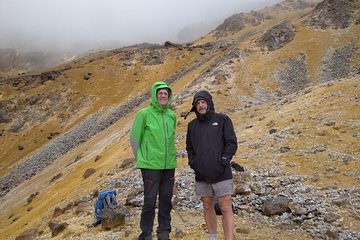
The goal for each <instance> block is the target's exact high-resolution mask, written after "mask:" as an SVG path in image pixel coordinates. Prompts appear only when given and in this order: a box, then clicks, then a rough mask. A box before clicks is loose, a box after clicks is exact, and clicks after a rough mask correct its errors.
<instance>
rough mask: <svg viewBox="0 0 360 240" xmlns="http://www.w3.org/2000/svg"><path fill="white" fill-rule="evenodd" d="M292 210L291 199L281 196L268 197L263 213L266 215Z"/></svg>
mask: <svg viewBox="0 0 360 240" xmlns="http://www.w3.org/2000/svg"><path fill="white" fill-rule="evenodd" d="M285 212H290V208H289V200H288V199H287V198H286V197H283V196H279V197H276V198H274V199H267V200H266V201H265V202H264V204H263V206H262V214H263V215H266V216H273V215H281V214H283V213H285Z"/></svg>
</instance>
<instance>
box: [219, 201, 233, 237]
mask: <svg viewBox="0 0 360 240" xmlns="http://www.w3.org/2000/svg"><path fill="white" fill-rule="evenodd" d="M219 205H220V209H221V213H222V223H223V228H224V234H225V239H226V240H233V237H234V235H233V230H234V214H233V211H232V199H231V195H226V196H221V197H219Z"/></svg>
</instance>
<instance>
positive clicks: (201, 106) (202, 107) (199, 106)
mask: <svg viewBox="0 0 360 240" xmlns="http://www.w3.org/2000/svg"><path fill="white" fill-rule="evenodd" d="M196 110H197V111H198V113H200V114H205V113H206V112H207V110H208V104H207V102H206V101H205V100H203V99H201V100H199V101H197V102H196Z"/></svg>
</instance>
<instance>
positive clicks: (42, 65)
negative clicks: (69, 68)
mask: <svg viewBox="0 0 360 240" xmlns="http://www.w3.org/2000/svg"><path fill="white" fill-rule="evenodd" d="M78 56H80V54H79V53H73V52H50V51H25V50H19V49H14V48H3V49H0V77H5V76H8V75H15V74H17V75H23V74H25V73H26V72H33V71H40V70H44V69H47V68H49V67H53V66H56V65H59V64H62V63H65V62H68V61H71V60H74V59H75V58H77V57H78Z"/></svg>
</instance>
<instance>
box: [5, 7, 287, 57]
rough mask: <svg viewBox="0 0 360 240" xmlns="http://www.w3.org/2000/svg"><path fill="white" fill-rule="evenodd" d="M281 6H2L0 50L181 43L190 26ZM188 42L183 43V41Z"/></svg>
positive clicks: (78, 48) (77, 48)
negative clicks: (185, 31) (184, 32)
mask: <svg viewBox="0 0 360 240" xmlns="http://www.w3.org/2000/svg"><path fill="white" fill-rule="evenodd" d="M278 2H281V1H280V0H0V48H22V49H27V50H29V49H31V50H34V49H36V50H62V51H63V50H70V51H74V50H77V51H85V50H89V49H93V48H107V47H120V46H124V45H131V44H136V43H142V42H149V43H160V44H161V43H163V42H165V41H167V40H170V41H175V42H176V41H180V40H179V32H180V31H181V30H182V29H184V28H186V27H188V26H190V25H193V24H197V23H207V22H220V23H221V22H222V21H223V20H224V19H225V18H227V17H229V16H231V15H232V14H235V13H240V12H249V11H251V10H258V9H261V8H263V7H265V6H271V5H273V4H274V3H278ZM182 40H186V39H182Z"/></svg>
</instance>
